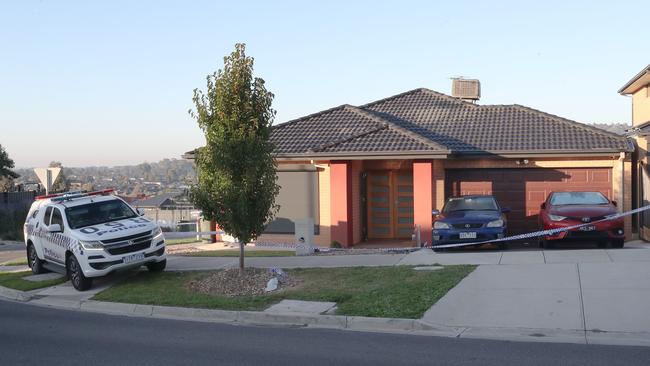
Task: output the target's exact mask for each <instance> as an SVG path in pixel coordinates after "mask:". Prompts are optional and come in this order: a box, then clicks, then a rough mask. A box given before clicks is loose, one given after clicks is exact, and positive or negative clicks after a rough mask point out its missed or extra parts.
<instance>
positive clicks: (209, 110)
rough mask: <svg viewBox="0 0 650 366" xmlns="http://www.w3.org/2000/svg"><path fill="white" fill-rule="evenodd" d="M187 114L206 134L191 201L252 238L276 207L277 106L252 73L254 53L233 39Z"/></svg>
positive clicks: (247, 238)
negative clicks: (273, 129)
mask: <svg viewBox="0 0 650 366" xmlns="http://www.w3.org/2000/svg"><path fill="white" fill-rule="evenodd" d="M193 101H194V105H195V110H191V111H190V114H191V115H192V117H193V118H195V119H196V121H197V122H198V124H199V127H200V128H201V129H202V130H203V132H204V134H205V140H206V145H205V147H202V148H200V149H199V150H198V151H197V154H196V168H197V178H198V183H197V184H196V185H195V186H194V187H193V188H192V190H191V199H192V202H193V203H194V205H195V206H196V207H198V208H200V209H201V210H202V212H203V217H204V218H205V219H207V220H215V221H216V222H217V223H219V226H220V227H221V228H222V229H223V230H224V231H225V232H227V233H229V234H231V235H234V236H235V237H237V238H238V239H239V241H240V248H241V253H242V258H241V260H240V267H243V245H244V244H246V243H248V242H250V241H252V240H255V239H256V238H257V237H258V236H259V235H260V234H261V233H262V231H263V230H264V227H265V226H266V224H268V223H269V222H270V221H271V220H272V219H273V217H274V216H275V213H276V212H277V209H278V207H277V206H276V205H275V196H276V195H277V194H278V191H279V186H278V185H277V184H276V179H277V178H276V162H275V159H274V157H273V155H272V151H273V146H272V144H271V142H270V141H269V137H270V132H271V124H272V123H273V118H274V117H275V111H274V110H273V109H272V107H271V103H272V101H273V94H272V93H271V92H269V91H267V90H266V87H265V86H264V80H263V79H261V78H258V77H254V76H253V58H251V57H247V56H246V54H245V45H244V44H237V45H236V46H235V50H234V52H233V53H232V54H230V56H226V57H224V67H223V70H219V71H217V72H216V73H213V74H211V75H208V77H207V89H206V91H205V92H203V91H200V90H198V89H195V90H194V97H193Z"/></svg>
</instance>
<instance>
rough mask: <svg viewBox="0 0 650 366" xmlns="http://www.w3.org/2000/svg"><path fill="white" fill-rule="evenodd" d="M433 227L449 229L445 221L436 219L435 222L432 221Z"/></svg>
mask: <svg viewBox="0 0 650 366" xmlns="http://www.w3.org/2000/svg"><path fill="white" fill-rule="evenodd" d="M433 228H434V229H449V228H450V226H449V224H448V223H446V222H442V221H436V222H434V223H433Z"/></svg>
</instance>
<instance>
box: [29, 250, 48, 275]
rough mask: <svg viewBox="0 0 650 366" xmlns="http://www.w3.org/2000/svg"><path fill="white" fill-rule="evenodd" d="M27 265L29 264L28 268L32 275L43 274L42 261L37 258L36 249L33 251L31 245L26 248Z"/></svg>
mask: <svg viewBox="0 0 650 366" xmlns="http://www.w3.org/2000/svg"><path fill="white" fill-rule="evenodd" d="M27 263H28V264H29V268H31V269H32V273H33V274H41V273H45V268H43V261H42V260H40V259H39V258H38V254H36V249H34V245H32V244H30V245H29V247H27Z"/></svg>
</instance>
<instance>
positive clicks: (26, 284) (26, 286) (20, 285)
mask: <svg viewBox="0 0 650 366" xmlns="http://www.w3.org/2000/svg"><path fill="white" fill-rule="evenodd" d="M32 274H33V273H32V272H31V271H24V272H12V273H0V286H4V287H9V288H12V289H14V290H21V291H29V290H36V289H39V288H43V287H50V286H54V285H58V284H60V283H63V282H65V281H67V279H66V278H65V277H63V278H58V279H56V280H47V281H38V282H32V281H27V280H23V277H25V276H30V275H32Z"/></svg>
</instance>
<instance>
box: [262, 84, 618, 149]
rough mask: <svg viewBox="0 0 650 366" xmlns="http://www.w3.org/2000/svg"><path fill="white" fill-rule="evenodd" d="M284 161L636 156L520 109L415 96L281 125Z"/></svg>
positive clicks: (421, 92)
mask: <svg viewBox="0 0 650 366" xmlns="http://www.w3.org/2000/svg"><path fill="white" fill-rule="evenodd" d="M271 138H272V141H273V142H274V143H275V144H276V152H277V154H278V155H279V156H294V155H295V156H302V155H304V156H309V155H323V154H326V153H338V154H341V153H351V154H352V153H355V154H358V153H366V152H367V153H377V152H386V153H395V152H402V153H405V152H412V153H423V154H449V153H453V154H475V153H496V152H498V153H503V154H507V153H512V154H515V153H521V152H527V153H545V152H546V153H550V152H552V153H560V152H567V153H568V152H573V153H578V152H594V151H598V152H618V151H630V149H631V146H630V145H629V143H628V141H627V140H626V139H625V138H624V137H621V136H618V135H616V134H614V133H610V132H607V131H604V130H601V129H598V128H595V127H591V126H588V125H585V124H581V123H578V122H574V121H571V120H568V119H565V118H562V117H558V116H555V115H552V114H548V113H544V112H541V111H538V110H535V109H532V108H528V107H524V106H521V105H478V104H472V103H468V102H464V101H462V100H459V99H456V98H453V97H450V96H448V95H445V94H441V93H437V92H434V91H432V90H428V89H415V90H411V91H408V92H406V93H402V94H398V95H395V96H392V97H389V98H386V99H382V100H378V101H376V102H372V103H369V104H366V105H363V106H360V107H353V106H350V105H342V106H340V107H336V108H333V109H329V110H326V111H323V112H319V113H316V114H312V115H309V116H306V117H302V118H299V119H297V120H294V121H290V122H287V123H283V124H280V125H276V126H274V128H273V132H272V134H271Z"/></svg>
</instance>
